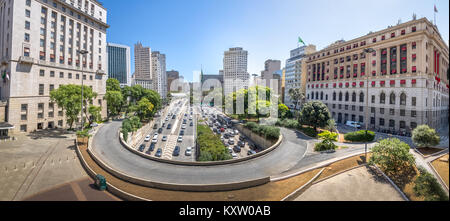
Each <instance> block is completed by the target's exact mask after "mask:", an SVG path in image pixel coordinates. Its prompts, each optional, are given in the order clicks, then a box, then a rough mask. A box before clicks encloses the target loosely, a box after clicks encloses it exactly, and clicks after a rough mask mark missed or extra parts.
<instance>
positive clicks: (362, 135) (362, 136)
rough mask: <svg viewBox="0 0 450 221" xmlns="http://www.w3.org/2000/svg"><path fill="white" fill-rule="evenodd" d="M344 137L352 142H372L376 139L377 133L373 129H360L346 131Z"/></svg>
mask: <svg viewBox="0 0 450 221" xmlns="http://www.w3.org/2000/svg"><path fill="white" fill-rule="evenodd" d="M344 139H345V140H347V141H352V142H371V141H373V140H374V139H375V133H374V132H373V131H367V134H366V131H365V130H360V131H356V132H350V133H346V134H345V135H344Z"/></svg>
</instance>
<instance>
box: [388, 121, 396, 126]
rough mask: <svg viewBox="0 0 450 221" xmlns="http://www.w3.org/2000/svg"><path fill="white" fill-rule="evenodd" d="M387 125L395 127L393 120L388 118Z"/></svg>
mask: <svg viewBox="0 0 450 221" xmlns="http://www.w3.org/2000/svg"><path fill="white" fill-rule="evenodd" d="M389 127H392V128H394V127H395V120H389Z"/></svg>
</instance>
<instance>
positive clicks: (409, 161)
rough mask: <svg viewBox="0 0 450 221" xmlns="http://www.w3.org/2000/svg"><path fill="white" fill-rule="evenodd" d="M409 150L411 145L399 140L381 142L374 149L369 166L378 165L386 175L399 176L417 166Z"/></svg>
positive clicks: (390, 139) (391, 139)
mask: <svg viewBox="0 0 450 221" xmlns="http://www.w3.org/2000/svg"><path fill="white" fill-rule="evenodd" d="M409 150H410V147H409V145H408V144H406V143H404V142H402V141H400V140H399V139H397V138H389V139H384V140H381V141H380V142H379V143H378V144H377V145H376V146H375V147H373V148H372V157H371V158H370V160H369V164H371V165H373V164H377V165H378V166H379V167H380V169H381V170H383V171H384V172H385V173H388V174H397V172H399V171H400V172H401V171H405V169H409V168H411V167H412V166H414V165H415V159H414V156H413V155H412V154H411V153H410V152H409Z"/></svg>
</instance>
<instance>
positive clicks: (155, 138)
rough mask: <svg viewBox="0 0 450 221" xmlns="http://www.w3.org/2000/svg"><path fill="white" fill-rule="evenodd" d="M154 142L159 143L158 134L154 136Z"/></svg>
mask: <svg viewBox="0 0 450 221" xmlns="http://www.w3.org/2000/svg"><path fill="white" fill-rule="evenodd" d="M152 143H158V135H155V136H153V139H152Z"/></svg>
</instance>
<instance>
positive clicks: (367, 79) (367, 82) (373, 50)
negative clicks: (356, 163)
mask: <svg viewBox="0 0 450 221" xmlns="http://www.w3.org/2000/svg"><path fill="white" fill-rule="evenodd" d="M373 52H375V49H373V48H366V49H364V51H363V53H364V54H370V53H373ZM366 60H367V58H366ZM367 66H369V65H367ZM368 115H369V73H367V74H366V116H365V117H366V131H365V135H366V138H367V130H368V127H369V117H368ZM367 142H368V141H366V142H365V144H364V156H365V158H364V161H366V163H367Z"/></svg>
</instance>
